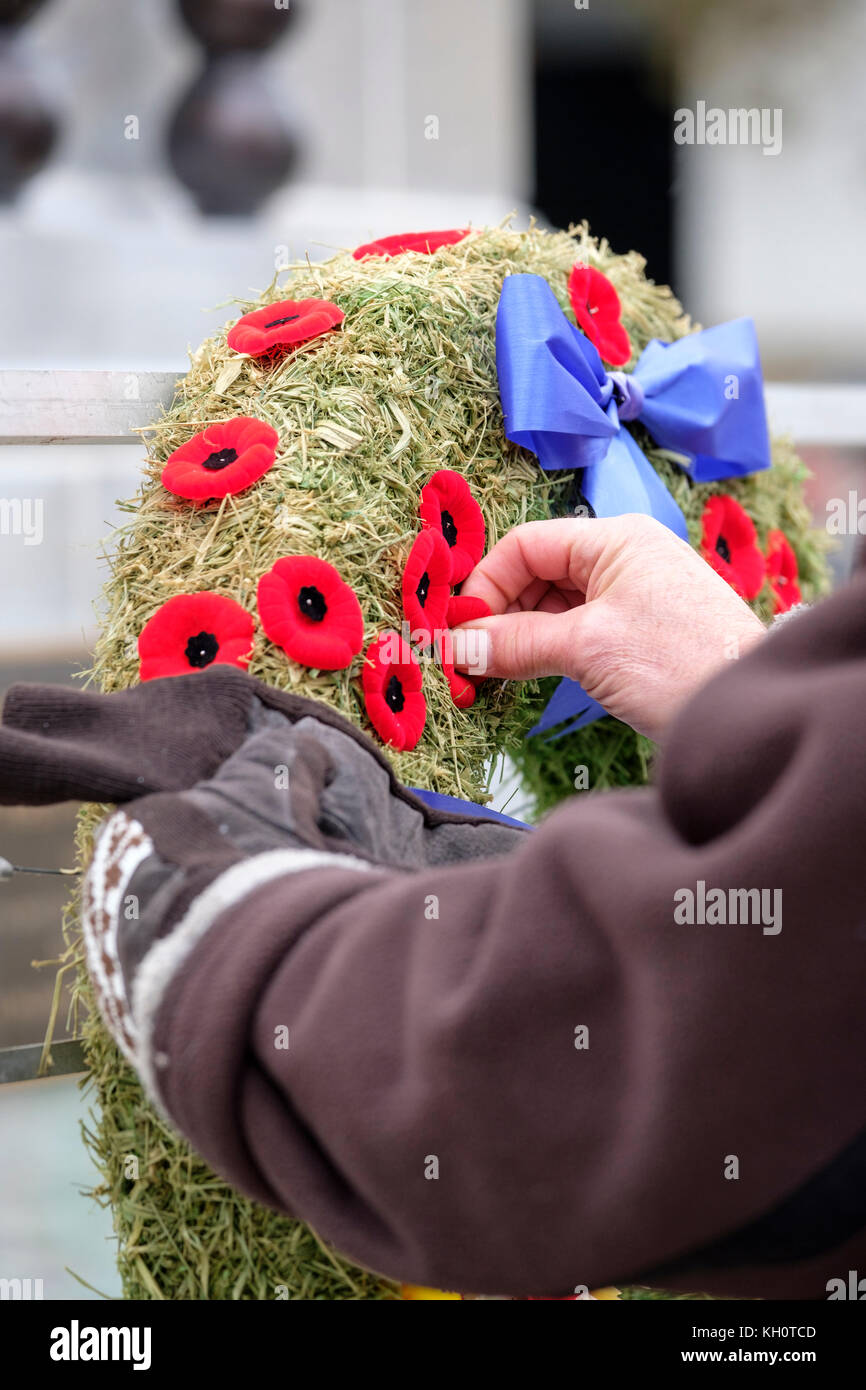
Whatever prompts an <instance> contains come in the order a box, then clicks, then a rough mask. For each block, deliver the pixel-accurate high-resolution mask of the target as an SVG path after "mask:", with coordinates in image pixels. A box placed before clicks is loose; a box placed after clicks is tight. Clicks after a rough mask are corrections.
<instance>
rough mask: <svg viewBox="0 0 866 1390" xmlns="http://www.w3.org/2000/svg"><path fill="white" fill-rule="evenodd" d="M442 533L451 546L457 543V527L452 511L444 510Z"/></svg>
mask: <svg viewBox="0 0 866 1390" xmlns="http://www.w3.org/2000/svg"><path fill="white" fill-rule="evenodd" d="M441 521H442V534H443V536H444V537H445V539H446V541H447V542H448V544H449V545H450V546H455V545H456V544H457V527H456V526H455V524H454V518H453V516H452V515H451V513H450V512H443V513H442V516H441Z"/></svg>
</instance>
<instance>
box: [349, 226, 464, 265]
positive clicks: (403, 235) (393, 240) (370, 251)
mask: <svg viewBox="0 0 866 1390" xmlns="http://www.w3.org/2000/svg"><path fill="white" fill-rule="evenodd" d="M469 230H470V229H469V228H468V227H457V228H453V229H452V230H451V231H448V232H398V233H397V235H396V236H383V237H379V239H378V241H368V242H365V243H364V245H363V246H356V247H355V250H354V251H353V252H352V255H353V256H354V258H355V260H356V261H362V260H363V259H364V257H365V256H388V257H390V256H399V255H400V254H401V253H402V252H403V251H418V252H420V254H421V255H423V256H432V255H433V253H434V251H438V250H439V247H440V246H453V245H454V244H455V242H458V241H462V240H463V238H464V237H467V236H468V235H469Z"/></svg>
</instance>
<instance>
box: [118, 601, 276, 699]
mask: <svg viewBox="0 0 866 1390" xmlns="http://www.w3.org/2000/svg"><path fill="white" fill-rule="evenodd" d="M252 646H253V620H252V618H251V617H250V615H249V613H248V612H247V611H246V609H245V608H241V606H240V604H239V603H235V601H234V599H231V598H224V597H223V595H222V594H214V593H210V592H209V591H208V590H205V591H203V592H202V593H198V594H177V595H176V597H175V598H170V599H169V600H168V602H167V603H164V604H163V605H162V607H161V608H158V609H157V611H156V612H155V613H154V615H153V617H152V618H151V619H150V620H149V621H148V622H147V623H145V625H144V627H143V629H142V631H141V634H140V636H139V639H138V655H139V657H140V658H141V665H140V667H139V675H140V677H141V679H142V680H143V681H151V680H156V679H157V678H158V677H160V676H188V675H189V674H190V672H191V671H202V670H204V668H205V667H206V666H213V665H223V666H240V667H243V668H245V667H246V666H248V665H249V660H250V652H251V651H252Z"/></svg>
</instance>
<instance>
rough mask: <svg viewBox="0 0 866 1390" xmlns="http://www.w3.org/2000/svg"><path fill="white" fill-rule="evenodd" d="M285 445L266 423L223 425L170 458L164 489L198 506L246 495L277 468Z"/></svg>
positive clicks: (241, 418) (246, 419) (242, 419)
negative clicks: (279, 452) (276, 461)
mask: <svg viewBox="0 0 866 1390" xmlns="http://www.w3.org/2000/svg"><path fill="white" fill-rule="evenodd" d="M279 440H280V436H279V435H278V434H277V431H276V430H275V429H274V428H273V426H271V425H267V424H265V422H264V420H254V419H252V418H251V417H250V416H247V415H236V416H235V418H234V419H233V420H220V421H217V422H216V423H215V424H213V425H208V427H207V429H205V430H202V431H201V433H200V434H194V435H193V437H192V439H188V440H187V441H186V443H185V444H181V446H180V448H179V449H175V451H174V453H173V454H169V456H168V458H167V459H166V461H165V466H164V467H163V470H162V482H163V486H164V487H167V488H168V490H169V492H173V493H174V494H175V496H176V497H187V498H189V500H190V501H192V502H206V501H207V500H208V499H209V498H211V497H225V496H226V494H227V493H230V492H231V493H234V492H243V490H244V488H246V487H249V486H250V484H251V483H255V482H258V480H259V478H261V477H262V475H263V474H264V473H267V471H268V469H269V468H270V467H271V466H272V465H273V462H274V459H275V458H276V456H277V445H278V443H279Z"/></svg>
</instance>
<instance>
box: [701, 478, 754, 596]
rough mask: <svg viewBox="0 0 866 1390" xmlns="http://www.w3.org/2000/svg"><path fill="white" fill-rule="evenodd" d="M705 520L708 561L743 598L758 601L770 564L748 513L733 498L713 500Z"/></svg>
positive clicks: (703, 539) (704, 553)
mask: <svg viewBox="0 0 866 1390" xmlns="http://www.w3.org/2000/svg"><path fill="white" fill-rule="evenodd" d="M701 520H702V527H703V537H702V550H703V555H704V559H705V560H708V561H709V563H710V564H711V565H712V567H713V569H714V570H715V571H716V573H717V574H720V575H721V576H722V578H723V579H726V580H727V582H728V583H729V584H730V586H731V588H732V589H736V591H737V593H738V594H740V596H741V597H742V598H755V596H756V595H757V594H758V593H759V591H760V588H761V585H762V584H763V582H764V574H765V572H766V562H765V560H764V557H763V555H762V554H761V552H760V550H759V549H758V540H757V536H756V535H755V527H754V524H753V522H752V518H751V517H750V516H749V514H748V512H744V511H743V508H742V507H741V506H740V504H739V502H736V501H735V500H734V498H733V497H711V498H710V500H709V501H708V502H707V505H706V506H705V507H704V514H703V517H702V519H701Z"/></svg>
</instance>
